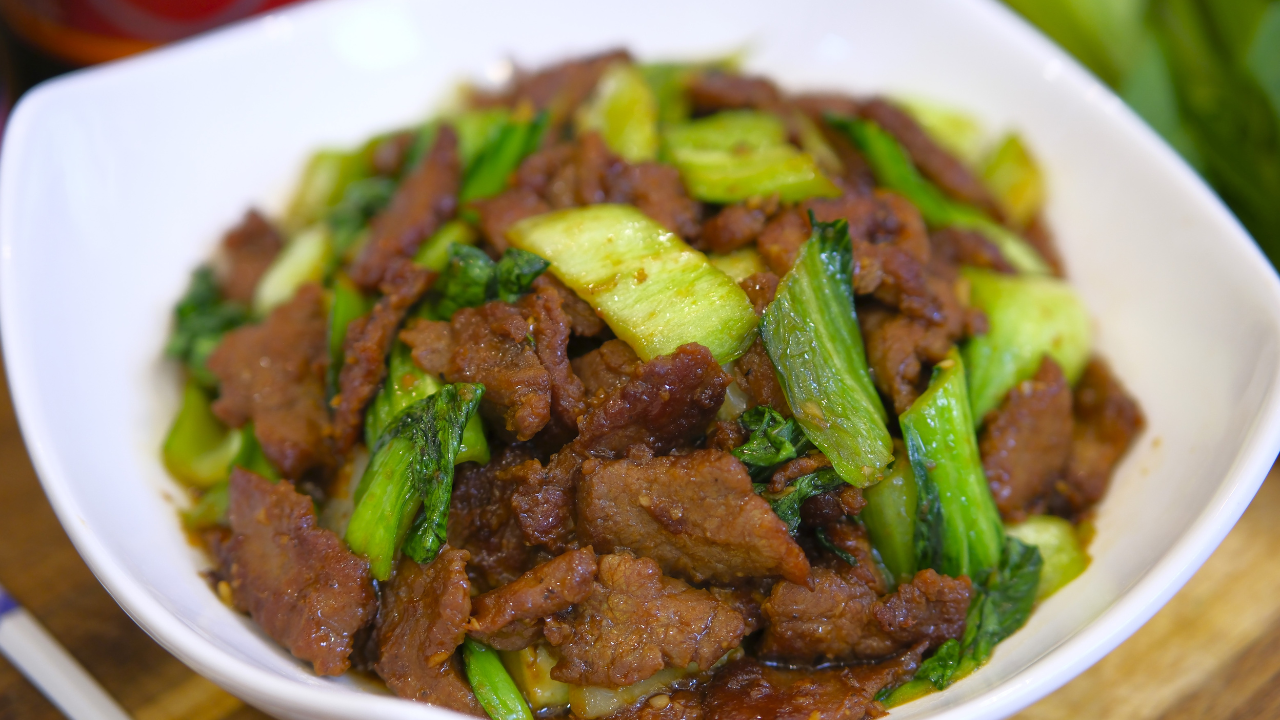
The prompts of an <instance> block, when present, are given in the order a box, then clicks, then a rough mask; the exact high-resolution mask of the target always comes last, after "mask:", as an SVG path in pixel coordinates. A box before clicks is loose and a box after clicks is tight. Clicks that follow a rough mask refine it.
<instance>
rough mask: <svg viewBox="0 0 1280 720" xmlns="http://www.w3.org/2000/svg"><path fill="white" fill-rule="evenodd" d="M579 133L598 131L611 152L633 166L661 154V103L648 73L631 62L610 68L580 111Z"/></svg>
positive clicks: (601, 77) (619, 63)
mask: <svg viewBox="0 0 1280 720" xmlns="http://www.w3.org/2000/svg"><path fill="white" fill-rule="evenodd" d="M577 126H578V131H579V132H583V131H590V130H598V131H599V132H600V135H601V137H603V138H604V142H605V144H606V145H608V146H609V149H610V150H612V151H613V152H615V153H617V154H618V155H619V156H621V157H622V159H623V160H626V161H627V162H630V163H640V162H647V161H650V160H653V159H654V158H656V157H657V155H658V100H657V98H656V97H655V96H654V93H653V90H652V89H650V87H649V84H648V83H647V82H645V77H644V74H643V73H642V72H641V71H640V70H639V69H638V68H637V67H636V66H634V65H632V64H631V63H628V62H618V63H614V64H613V65H610V66H609V67H608V68H607V69H606V70H605V71H604V74H603V75H601V76H600V81H599V82H598V83H596V89H595V93H594V94H593V96H592V98H591V99H590V100H588V101H587V103H586V104H585V105H583V106H582V108H581V109H580V110H579V113H578V117H577Z"/></svg>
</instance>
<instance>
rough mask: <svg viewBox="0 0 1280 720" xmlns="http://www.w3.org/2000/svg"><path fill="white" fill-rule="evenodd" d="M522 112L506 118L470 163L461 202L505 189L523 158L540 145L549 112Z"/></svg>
mask: <svg viewBox="0 0 1280 720" xmlns="http://www.w3.org/2000/svg"><path fill="white" fill-rule="evenodd" d="M519 115H520V113H519V112H517V117H513V118H511V119H509V120H507V121H506V122H504V123H503V124H502V126H501V127H500V128H499V129H498V131H497V132H496V133H495V134H494V135H493V139H492V140H490V141H489V142H488V143H487V144H486V145H485V146H484V148H483V149H482V150H480V152H479V154H478V155H477V156H476V158H475V160H474V161H473V162H472V163H470V165H469V166H468V168H467V172H466V177H465V178H464V179H463V181H462V189H461V190H460V191H459V192H458V201H459V202H462V203H465V202H469V201H471V200H479V199H481V198H486V197H490V196H492V195H497V194H498V193H500V192H502V191H503V189H504V188H506V187H507V178H508V177H509V176H510V175H511V173H513V172H515V170H516V168H517V167H519V166H520V161H521V160H524V159H525V158H526V157H528V156H529V155H530V154H531V153H533V152H534V151H535V150H537V149H538V146H539V145H540V144H541V143H542V136H543V135H544V134H545V133H546V129H547V122H548V120H547V114H546V113H545V112H543V113H539V114H538V115H537V116H536V117H534V116H532V114H529V116H527V117H518V116H519Z"/></svg>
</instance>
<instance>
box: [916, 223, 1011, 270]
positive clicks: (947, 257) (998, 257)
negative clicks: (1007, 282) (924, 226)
mask: <svg viewBox="0 0 1280 720" xmlns="http://www.w3.org/2000/svg"><path fill="white" fill-rule="evenodd" d="M929 246H930V248H931V249H932V256H933V258H935V259H936V260H937V261H938V262H940V263H942V264H944V265H946V266H948V267H949V268H956V267H959V266H961V265H969V266H972V267H979V268H986V269H988V270H995V271H996V272H1002V273H1010V274H1013V273H1015V272H1017V271H1016V270H1015V269H1014V267H1013V266H1012V265H1010V264H1009V261H1008V260H1005V259H1004V255H1003V254H1001V253H1000V248H997V247H996V246H995V244H993V243H992V242H991V241H990V240H988V239H987V238H986V237H985V236H983V234H982V233H980V232H977V231H974V230H964V229H961V228H956V227H947V228H941V229H938V230H935V231H933V232H932V233H930V234H929Z"/></svg>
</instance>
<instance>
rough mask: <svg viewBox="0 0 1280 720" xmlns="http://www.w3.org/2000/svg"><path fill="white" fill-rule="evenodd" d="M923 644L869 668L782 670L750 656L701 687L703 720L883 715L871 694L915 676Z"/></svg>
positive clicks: (834, 719)
mask: <svg viewBox="0 0 1280 720" xmlns="http://www.w3.org/2000/svg"><path fill="white" fill-rule="evenodd" d="M925 648H926V646H925V644H924V643H921V644H920V645H918V646H916V647H913V648H911V649H909V650H907V651H906V652H904V653H902V654H900V655H898V656H896V657H894V658H892V659H890V660H886V661H884V662H881V663H877V664H875V665H854V666H852V667H844V668H830V669H825V670H786V669H782V668H774V667H769V666H767V665H764V664H763V663H761V662H760V661H759V660H756V659H754V658H742V659H740V660H735V661H733V662H731V663H729V664H728V665H726V666H725V667H723V668H721V669H720V670H719V671H718V672H717V673H716V676H715V679H714V680H712V681H711V684H710V685H708V686H707V691H706V698H705V699H704V700H703V710H702V716H703V717H704V718H706V720H760V719H761V718H768V719H769V720H863V718H875V717H880V716H882V715H884V707H883V706H881V705H880V703H878V702H876V700H875V697H876V694H877V693H879V692H880V691H881V690H883V689H884V688H892V687H896V686H898V685H900V684H902V683H904V682H906V681H907V680H910V679H911V678H912V676H914V675H915V672H916V669H917V668H919V667H920V656H921V655H922V654H923V653H924V651H925Z"/></svg>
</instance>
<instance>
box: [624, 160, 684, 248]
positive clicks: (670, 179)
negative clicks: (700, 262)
mask: <svg viewBox="0 0 1280 720" xmlns="http://www.w3.org/2000/svg"><path fill="white" fill-rule="evenodd" d="M626 179H627V182H629V183H630V186H631V202H632V203H634V204H635V206H636V207H637V208H639V209H640V212H642V213H644V214H645V215H648V216H649V217H651V218H653V219H654V220H656V221H658V224H659V225H661V226H663V227H665V228H666V229H668V230H670V231H671V232H673V233H675V234H677V235H679V236H680V237H682V238H684V239H686V240H694V239H696V238H697V237H698V236H699V234H700V233H701V232H702V226H701V225H700V222H701V218H702V205H701V204H700V203H699V202H698V201H697V200H694V199H693V198H691V197H689V193H688V192H686V191H685V187H684V182H683V181H682V180H681V179H680V172H679V171H678V170H676V169H675V168H673V167H671V166H670V165H663V164H662V163H656V162H647V163H640V164H639V165H633V166H631V168H630V170H629V171H628V173H627V178H626Z"/></svg>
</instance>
